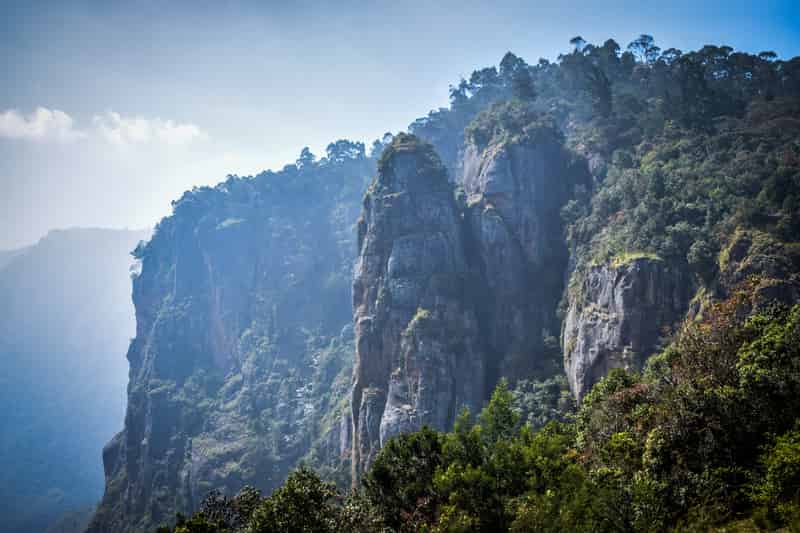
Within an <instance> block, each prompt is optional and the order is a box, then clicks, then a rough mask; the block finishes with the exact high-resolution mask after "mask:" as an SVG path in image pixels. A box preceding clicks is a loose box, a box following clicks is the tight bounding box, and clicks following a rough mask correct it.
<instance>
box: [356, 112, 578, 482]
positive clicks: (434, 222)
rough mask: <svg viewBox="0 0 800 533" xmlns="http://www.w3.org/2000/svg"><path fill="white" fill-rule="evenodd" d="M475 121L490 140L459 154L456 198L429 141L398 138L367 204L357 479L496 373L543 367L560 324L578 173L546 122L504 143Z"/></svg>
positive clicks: (469, 398)
mask: <svg viewBox="0 0 800 533" xmlns="http://www.w3.org/2000/svg"><path fill="white" fill-rule="evenodd" d="M531 119H533V117H531ZM481 120H482V121H483V122H484V123H486V124H491V126H490V128H491V129H492V130H493V131H496V134H495V135H493V136H489V137H486V139H485V141H486V142H483V143H481V142H479V141H476V140H473V141H471V142H469V143H468V144H467V145H466V147H465V149H464V151H463V157H464V161H463V164H462V165H460V167H461V168H463V178H462V180H461V183H460V186H459V187H458V189H456V188H454V187H453V185H451V183H450V181H449V180H448V178H447V175H446V170H445V168H444V165H443V164H442V163H441V162H440V161H439V158H438V157H437V155H436V154H435V152H434V150H433V148H432V147H431V146H430V145H427V144H425V143H423V142H421V141H419V140H418V139H417V138H416V137H413V136H406V135H403V136H400V137H398V138H397V139H395V142H394V143H393V144H392V145H391V146H390V147H389V148H388V149H387V150H386V152H385V153H384V156H383V158H382V161H381V164H380V166H379V169H378V175H377V177H376V179H375V181H374V182H373V185H372V186H371V188H370V190H369V191H368V193H367V195H366V197H365V200H364V209H363V215H362V220H361V221H360V223H359V251H360V253H359V258H358V262H357V267H356V274H355V281H354V286H353V287H354V288H353V302H354V324H355V334H356V367H355V368H356V369H355V377H354V381H355V383H354V387H353V398H352V402H353V403H352V417H353V427H354V431H353V435H354V447H353V468H354V474H355V476H354V478H357V477H358V475H359V473H360V472H363V470H364V469H365V468H366V467H367V466H368V465H369V464H370V462H371V460H372V459H373V458H374V455H375V453H376V452H377V450H378V449H379V448H380V446H381V445H382V444H383V443H384V442H385V441H386V439H387V438H389V437H391V436H393V435H396V434H397V433H399V432H407V431H411V430H414V429H418V428H419V427H421V426H422V425H429V426H431V427H434V428H438V429H448V428H449V427H450V426H451V425H452V423H453V421H454V419H455V416H456V415H457V413H458V412H459V411H460V409H462V408H463V407H468V408H470V409H471V410H472V411H473V412H474V411H475V410H476V409H477V408H479V407H480V406H481V405H482V404H483V403H484V402H485V401H486V400H487V399H488V393H489V392H490V391H491V390H492V389H493V388H494V385H495V383H496V382H497V380H498V379H499V378H500V377H501V376H510V377H511V378H512V380H515V379H516V378H520V377H528V376H531V375H535V374H536V373H537V371H538V372H540V373H546V370H545V369H547V370H551V367H550V366H549V365H550V364H551V363H552V361H549V360H548V358H547V355H546V350H545V347H544V340H545V338H546V337H548V336H549V335H551V332H556V331H557V328H558V321H557V318H556V313H555V309H556V305H557V303H558V300H559V298H560V295H561V287H562V280H563V276H564V272H565V269H566V266H567V253H566V249H565V247H564V244H563V238H562V237H561V225H560V218H559V209H560V208H561V207H562V205H563V204H564V203H565V202H566V201H567V199H568V198H569V196H570V193H571V189H572V187H573V185H574V182H575V180H576V179H580V178H581V177H584V176H585V174H584V173H582V172H581V170H582V168H581V167H580V165H579V164H577V163H575V162H574V161H572V159H571V158H570V157H569V156H568V153H567V151H566V150H565V149H564V148H563V139H562V138H561V137H560V136H559V135H558V133H557V131H556V130H555V128H554V127H553V126H552V125H549V124H535V125H534V126H533V127H531V128H530V129H529V130H528V131H526V132H525V133H524V134H518V135H508V133H509V132H508V130H507V129H506V127H505V126H506V125H504V124H502V123H498V119H497V118H496V117H495V116H493V115H490V116H486V117H481ZM528 125H529V124H526V126H528ZM583 170H585V167H584V168H583ZM457 191H463V192H458V194H457Z"/></svg>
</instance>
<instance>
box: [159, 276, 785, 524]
mask: <svg viewBox="0 0 800 533" xmlns="http://www.w3.org/2000/svg"><path fill="white" fill-rule="evenodd" d="M749 288H750V287H745V288H743V289H742V290H740V291H738V292H736V293H735V294H734V295H733V296H732V297H731V298H730V299H728V300H726V301H724V302H722V303H720V304H717V305H715V306H714V307H713V309H712V310H710V311H709V312H708V313H707V316H706V318H705V320H704V321H702V322H694V321H692V322H687V323H686V324H685V325H684V327H683V329H682V330H681V332H680V333H679V334H678V335H677V337H676V339H675V341H674V342H673V343H672V344H671V345H670V347H669V348H668V349H666V350H665V351H664V352H663V353H662V354H660V355H659V356H658V357H655V358H653V359H652V361H651V364H650V365H649V367H648V369H647V370H646V371H645V373H644V374H642V375H633V374H628V373H626V372H624V371H621V370H617V371H613V372H612V373H611V374H609V375H608V376H607V377H606V378H605V379H604V380H602V381H601V382H600V383H599V384H598V385H596V386H595V387H594V388H593V389H592V391H591V392H590V394H589V395H587V397H586V399H585V400H584V402H583V403H582V405H581V407H580V409H579V410H578V412H577V414H576V415H575V416H574V417H572V418H571V420H570V421H568V422H557V421H553V422H550V423H549V424H547V425H546V426H544V428H543V429H541V430H539V431H534V430H533V429H532V428H531V426H530V425H529V424H525V425H522V426H520V425H519V412H518V410H517V409H515V408H514V394H513V393H512V391H510V390H509V389H508V386H507V384H506V383H505V382H502V383H501V384H500V385H499V386H498V388H497V389H496V391H495V392H494V395H493V396H492V399H491V400H490V402H489V403H488V405H487V406H486V408H485V409H484V410H483V412H481V413H480V415H479V416H478V417H477V419H475V420H473V419H472V418H471V417H470V415H469V413H468V412H465V413H463V414H462V415H461V417H460V418H459V420H458V422H457V424H456V426H455V428H454V430H453V431H452V432H450V433H438V432H435V431H432V430H430V429H427V428H423V429H422V430H421V431H418V432H416V433H411V434H407V435H402V436H400V437H397V438H395V439H392V440H391V441H389V442H388V443H387V445H386V446H385V447H384V448H383V449H382V450H381V452H380V454H379V455H378V457H377V459H376V460H375V463H374V465H373V466H372V469H371V471H370V472H369V474H368V476H367V477H366V479H365V480H364V483H363V487H362V489H361V493H360V494H353V495H350V496H349V497H347V498H345V497H344V496H343V495H341V494H339V493H337V492H336V490H335V489H334V487H333V486H331V485H327V484H325V483H324V482H322V481H320V480H319V478H317V477H316V476H315V475H314V474H312V473H311V472H309V471H307V470H302V469H301V470H299V471H298V472H296V473H294V474H292V476H290V478H289V480H288V481H287V483H286V484H285V485H284V486H283V487H282V488H281V489H279V490H278V491H276V492H275V493H274V494H273V495H272V496H271V497H269V498H266V499H264V500H262V501H261V502H260V503H259V505H258V506H257V507H256V510H255V511H254V513H253V514H252V516H251V517H250V518H249V519H248V521H247V526H246V527H245V528H244V529H242V530H243V531H254V532H255V531H258V532H271V531H294V530H298V531H299V530H300V529H292V527H294V526H292V525H291V524H295V525H299V524H305V525H307V527H309V528H311V529H306V530H308V531H311V530H313V531H347V530H350V531H369V530H370V529H374V528H375V527H378V525H380V527H381V528H383V529H382V530H384V531H442V532H443V531H487V532H489V531H667V530H672V529H674V528H676V527H678V528H679V529H683V528H688V529H691V530H707V529H714V528H721V527H743V528H756V527H759V528H760V527H780V526H783V525H789V524H794V523H796V522H797V521H798V520H800V433H798V429H797V427H798V426H797V424H798V423H800V421H799V420H798V418H797V413H798V412H800V305H795V306H794V307H791V308H788V307H785V306H778V305H775V306H769V307H767V308H763V309H760V310H756V309H753V308H752V305H753V302H752V300H751V292H750V291H749ZM356 510H357V513H356ZM354 513H355V514H354ZM192 520H193V521H189V522H185V523H184V524H183V525H182V526H178V528H176V529H175V531H176V532H190V531H192V532H193V531H206V529H203V528H204V527H207V523H206V522H204V521H203V519H202V516H200V515H198V516H197V517H195V518H193V519H192ZM345 521H347V525H346V526H345V525H344V524H345ZM312 523H313V524H315V525H310V524H312ZM181 528H183V529H181ZM337 528H339V529H337ZM347 528H352V529H347ZM232 530H234V529H232ZM209 531H216V529H213V528H212V529H210V530H209Z"/></svg>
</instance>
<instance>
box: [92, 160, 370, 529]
mask: <svg viewBox="0 0 800 533" xmlns="http://www.w3.org/2000/svg"><path fill="white" fill-rule="evenodd" d="M352 148H353V149H352V150H348V151H346V153H345V154H344V155H340V156H336V154H329V157H328V158H326V159H323V160H322V161H320V162H313V161H309V160H306V161H301V162H298V164H297V165H291V166H289V167H287V168H285V169H284V170H283V171H281V172H279V173H272V172H268V173H264V174H261V175H259V176H256V177H254V178H236V177H231V178H229V179H228V180H227V181H226V182H224V183H223V184H220V185H219V186H217V187H215V188H213V189H212V188H201V189H196V190H194V191H192V192H189V193H186V194H185V195H184V196H183V198H181V199H180V200H179V201H177V202H176V203H175V204H174V213H173V215H172V216H170V217H168V218H166V219H164V220H162V221H161V223H160V224H159V225H158V227H157V228H156V231H155V234H154V236H153V238H152V239H151V241H150V242H149V243H148V244H147V245H146V246H142V247H139V248H138V249H137V250H136V252H135V255H136V257H137V258H138V259H139V260H140V261H141V272H140V274H138V276H136V277H135V279H134V281H133V300H134V304H135V306H136V322H137V326H136V338H135V339H134V340H133V341H132V342H131V345H130V349H129V350H128V360H129V361H130V384H129V387H128V407H127V414H126V418H125V429H124V431H122V432H121V433H119V434H118V435H117V436H116V437H115V438H114V439H113V440H112V441H111V442H110V443H109V444H108V445H107V446H106V448H105V450H104V452H103V462H104V464H105V474H106V491H105V496H104V498H103V502H102V504H101V506H100V508H99V509H98V512H97V514H96V516H95V518H94V520H93V522H92V525H91V527H90V531H96V532H106V531H139V530H147V529H152V528H153V527H154V526H156V525H158V524H160V523H165V522H169V521H171V520H172V519H173V517H174V515H175V513H176V512H184V513H188V512H190V511H192V510H194V509H195V508H196V507H197V505H198V504H199V502H200V500H201V499H202V498H204V497H205V495H206V494H207V493H208V491H209V490H211V489H220V490H222V491H223V492H226V493H228V494H231V493H235V492H236V491H237V490H238V489H239V488H241V487H242V486H243V485H245V484H251V485H254V486H256V487H258V488H260V489H263V490H269V489H271V488H273V487H275V486H277V485H278V484H279V483H280V482H282V481H283V479H284V477H285V475H286V473H287V472H288V470H289V468H291V467H292V466H294V465H295V464H296V463H297V461H298V460H299V459H300V458H301V457H307V458H309V459H310V460H311V461H312V462H313V463H316V464H318V465H319V466H325V465H326V464H328V463H329V462H330V463H331V464H333V465H334V467H336V465H339V463H340V462H341V461H340V457H339V456H340V455H341V454H342V450H337V449H335V448H337V447H336V446H331V443H332V442H334V441H336V440H338V439H339V438H342V439H345V441H344V442H342V443H341V446H340V447H341V448H343V449H344V450H349V442H347V441H346V433H345V435H344V436H340V435H339V433H338V430H339V425H338V424H337V423H334V422H333V420H334V419H336V420H338V417H337V413H340V412H341V411H343V407H344V405H343V404H342V403H341V401H340V400H342V398H344V396H345V394H346V391H347V388H348V384H349V381H350V375H351V366H350V365H351V361H352V330H351V329H350V328H348V327H347V326H348V324H349V323H350V320H351V313H350V304H349V300H350V279H351V272H352V267H351V265H352V259H351V258H352V257H353V255H354V249H355V242H354V241H355V235H354V232H353V223H354V222H355V219H356V216H357V212H358V199H359V197H360V194H361V192H360V191H361V190H363V187H364V183H365V182H366V179H367V177H368V176H369V175H370V174H371V173H372V168H374V167H373V165H374V163H373V162H372V161H371V160H369V159H367V158H366V157H365V156H364V153H363V145H354V147H352ZM359 148H360V149H359ZM345 455H346V454H345ZM328 459H330V461H328ZM332 474H334V473H332Z"/></svg>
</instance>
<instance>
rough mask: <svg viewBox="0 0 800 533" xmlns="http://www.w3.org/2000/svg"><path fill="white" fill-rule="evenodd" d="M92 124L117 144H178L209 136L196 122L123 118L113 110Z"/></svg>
mask: <svg viewBox="0 0 800 533" xmlns="http://www.w3.org/2000/svg"><path fill="white" fill-rule="evenodd" d="M92 125H93V126H94V130H95V132H96V133H97V134H98V135H100V137H101V138H103V139H104V140H106V141H108V142H110V143H113V144H117V145H130V144H142V143H151V142H156V143H161V144H167V145H171V146H175V145H185V144H189V143H191V142H193V141H195V140H200V139H206V138H208V135H207V134H206V133H205V132H204V131H203V130H201V129H200V128H199V127H197V126H196V125H194V124H179V123H176V122H174V121H172V120H163V119H161V118H152V119H148V118H143V117H124V116H122V115H120V114H119V113H116V112H114V111H107V112H106V113H104V114H102V115H95V116H94V118H93V119H92Z"/></svg>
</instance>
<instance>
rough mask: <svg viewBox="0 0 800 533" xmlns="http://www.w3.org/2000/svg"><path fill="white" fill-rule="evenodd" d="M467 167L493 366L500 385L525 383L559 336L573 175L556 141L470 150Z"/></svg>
mask: <svg viewBox="0 0 800 533" xmlns="http://www.w3.org/2000/svg"><path fill="white" fill-rule="evenodd" d="M464 161H465V162H464V178H463V187H464V190H465V193H466V195H467V199H466V201H467V212H466V215H465V217H466V220H467V226H468V231H469V234H470V236H471V242H472V243H473V250H472V253H473V260H474V263H475V268H476V270H477V271H478V272H479V273H480V278H481V280H482V282H483V283H482V305H481V315H482V318H483V323H484V326H485V333H486V341H487V344H488V349H489V351H490V352H491V354H492V357H491V359H492V361H491V363H490V364H491V366H492V368H493V371H494V376H495V379H496V378H497V377H499V375H506V376H513V375H528V374H530V373H532V372H535V371H536V370H537V369H539V370H541V365H542V363H543V362H542V361H541V358H540V357H539V355H540V354H541V352H542V349H543V346H542V342H543V339H544V338H545V337H546V336H548V335H550V334H551V332H552V333H555V332H556V331H557V328H558V323H557V320H556V316H555V308H556V305H557V302H558V300H559V298H560V295H561V288H562V278H563V272H564V270H565V269H566V264H567V252H566V249H565V248H564V243H563V238H562V230H561V224H560V216H559V209H560V208H561V206H562V205H563V204H564V203H565V202H566V201H567V199H568V198H569V195H570V189H571V183H570V179H569V178H570V169H569V168H567V160H566V158H565V153H564V151H563V148H562V146H561V143H560V142H559V140H558V139H556V138H548V139H546V140H540V141H538V142H531V141H526V140H521V141H512V142H503V143H496V144H490V146H489V147H487V148H484V149H481V148H479V147H478V146H476V145H475V144H470V145H469V146H468V147H467V149H466V150H465V157H464Z"/></svg>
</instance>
